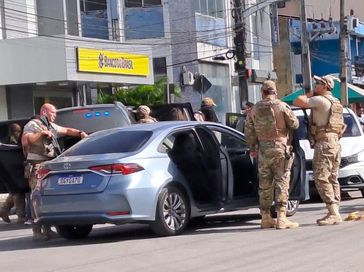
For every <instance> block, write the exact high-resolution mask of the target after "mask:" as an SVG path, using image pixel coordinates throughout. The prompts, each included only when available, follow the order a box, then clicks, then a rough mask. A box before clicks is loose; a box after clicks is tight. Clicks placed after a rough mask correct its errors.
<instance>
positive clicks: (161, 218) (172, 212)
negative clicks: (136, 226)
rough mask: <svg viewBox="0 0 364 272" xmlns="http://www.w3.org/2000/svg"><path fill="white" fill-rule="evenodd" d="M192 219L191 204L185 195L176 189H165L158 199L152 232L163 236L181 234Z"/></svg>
mask: <svg viewBox="0 0 364 272" xmlns="http://www.w3.org/2000/svg"><path fill="white" fill-rule="evenodd" d="M189 218H190V204H189V202H188V199H187V197H186V196H185V194H184V193H183V192H182V191H181V190H179V189H178V188H176V187H169V188H164V189H163V190H162V192H161V193H160V195H159V197H158V203H157V209H156V214H155V221H154V222H152V223H151V224H150V226H151V228H152V230H153V231H154V232H155V233H157V234H159V235H163V236H171V235H178V234H180V233H181V232H182V231H183V230H184V229H185V228H186V226H187V224H188V221H189Z"/></svg>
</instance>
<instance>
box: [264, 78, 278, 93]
mask: <svg viewBox="0 0 364 272" xmlns="http://www.w3.org/2000/svg"><path fill="white" fill-rule="evenodd" d="M261 91H262V92H267V93H276V91H277V87H276V83H275V82H274V81H272V80H266V81H264V82H263V85H262V88H261Z"/></svg>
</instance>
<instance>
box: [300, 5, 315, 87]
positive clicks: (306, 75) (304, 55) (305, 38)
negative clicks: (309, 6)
mask: <svg viewBox="0 0 364 272" xmlns="http://www.w3.org/2000/svg"><path fill="white" fill-rule="evenodd" d="M300 19H301V30H302V31H301V51H302V52H301V67H302V68H301V69H302V80H303V89H304V91H305V93H309V92H310V91H311V90H312V78H311V54H310V40H309V34H308V32H307V17H306V5H305V0H301V15H300Z"/></svg>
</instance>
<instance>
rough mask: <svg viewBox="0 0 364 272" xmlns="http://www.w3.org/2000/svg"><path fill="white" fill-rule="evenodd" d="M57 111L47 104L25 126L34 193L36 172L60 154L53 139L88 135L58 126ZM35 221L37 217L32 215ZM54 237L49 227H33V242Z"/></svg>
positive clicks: (31, 183) (24, 139)
mask: <svg viewBox="0 0 364 272" xmlns="http://www.w3.org/2000/svg"><path fill="white" fill-rule="evenodd" d="M56 117H57V109H56V107H55V106H54V105H52V104H49V103H46V104H44V105H43V106H42V107H41V108H40V118H34V119H32V120H30V121H29V122H28V123H27V124H26V125H25V126H24V132H23V136H22V140H21V141H22V144H23V147H24V150H25V153H26V159H27V162H28V163H30V164H31V166H32V167H31V171H30V175H29V187H30V189H31V190H32V191H33V190H34V189H35V186H36V184H37V178H36V172H37V170H38V169H39V166H40V164H41V163H42V162H44V161H47V160H51V159H53V158H55V157H56V156H57V155H58V154H57V153H58V152H57V150H56V147H55V146H54V143H52V137H55V138H57V137H59V136H65V135H68V136H74V137H80V138H81V139H82V138H84V137H86V136H87V134H86V133H85V132H83V131H81V130H78V129H75V128H67V127H61V126H58V125H56V124H55V123H54V122H55V120H56ZM32 218H33V219H35V215H34V214H32ZM51 235H52V231H51V229H50V227H49V226H39V225H33V240H34V241H42V240H48V239H49V238H50V237H51Z"/></svg>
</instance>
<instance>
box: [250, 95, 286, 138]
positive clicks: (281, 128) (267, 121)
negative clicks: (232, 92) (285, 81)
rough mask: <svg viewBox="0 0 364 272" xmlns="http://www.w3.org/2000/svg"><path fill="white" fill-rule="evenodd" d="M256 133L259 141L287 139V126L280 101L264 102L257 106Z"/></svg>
mask: <svg viewBox="0 0 364 272" xmlns="http://www.w3.org/2000/svg"><path fill="white" fill-rule="evenodd" d="M254 126H255V131H256V134H257V137H258V140H259V141H263V140H276V139H279V138H282V137H287V133H288V132H287V131H288V130H287V126H286V122H285V120H284V116H283V113H282V111H281V109H280V101H279V100H263V101H260V102H258V103H257V104H256V106H255V124H254Z"/></svg>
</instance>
